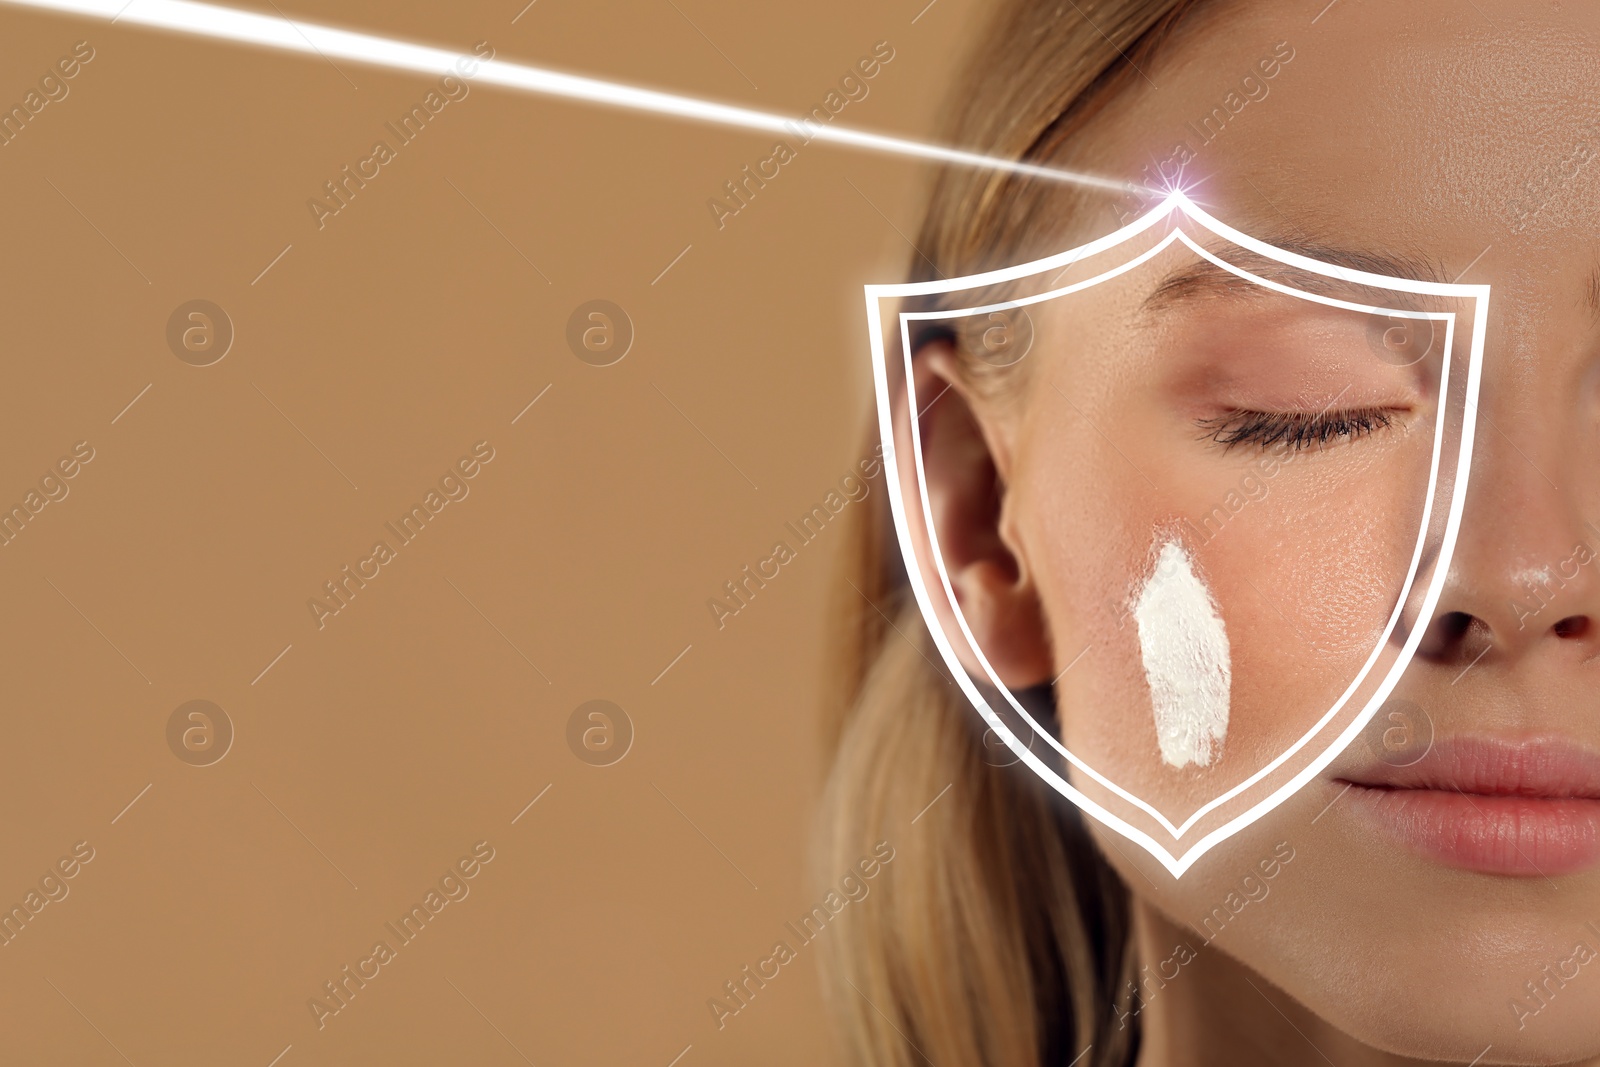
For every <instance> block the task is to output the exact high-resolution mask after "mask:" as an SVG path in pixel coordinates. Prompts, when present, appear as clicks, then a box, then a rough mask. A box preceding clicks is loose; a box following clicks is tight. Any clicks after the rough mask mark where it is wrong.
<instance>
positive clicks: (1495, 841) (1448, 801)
mask: <svg viewBox="0 0 1600 1067" xmlns="http://www.w3.org/2000/svg"><path fill="white" fill-rule="evenodd" d="M1349 793H1350V797H1351V803H1352V807H1353V808H1354V809H1355V810H1356V811H1357V812H1359V813H1360V814H1362V815H1363V816H1365V817H1366V818H1367V819H1369V820H1370V821H1372V822H1373V823H1374V824H1376V825H1377V827H1378V828H1379V829H1380V830H1381V831H1383V832H1385V833H1387V834H1388V835H1389V836H1391V837H1392V838H1394V839H1396V840H1398V841H1399V842H1400V843H1401V844H1403V845H1406V846H1407V847H1409V848H1411V849H1413V850H1415V851H1417V852H1420V853H1421V854H1423V855H1424V856H1428V857H1430V858H1431V859H1434V860H1437V861H1439V862H1440V863H1444V864H1447V865H1449V866H1452V867H1459V868H1462V869H1464V870H1469V871H1477V872H1479V873H1482V874H1504V875H1520V876H1524V877H1539V876H1541V875H1543V876H1551V875H1557V874H1571V873H1572V872H1574V871H1580V870H1584V869H1586V868H1589V867H1592V866H1594V865H1595V864H1596V862H1600V800H1590V799H1586V798H1581V797H1560V798H1554V797H1551V798H1545V797H1516V796H1483V795H1469V794H1466V793H1457V792H1445V791H1443V790H1438V789H1381V788H1369V787H1367V786H1362V785H1354V784H1352V785H1350V787H1349Z"/></svg>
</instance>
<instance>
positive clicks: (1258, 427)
mask: <svg viewBox="0 0 1600 1067" xmlns="http://www.w3.org/2000/svg"><path fill="white" fill-rule="evenodd" d="M1196 423H1197V425H1198V426H1199V427H1200V429H1201V430H1202V431H1203V433H1202V434H1201V440H1209V441H1214V442H1216V443H1217V444H1219V445H1221V446H1222V447H1223V449H1224V450H1227V449H1232V448H1233V447H1235V446H1255V447H1257V448H1261V449H1266V448H1270V447H1272V446H1274V445H1277V446H1279V447H1282V448H1288V449H1295V450H1298V449H1304V448H1310V447H1312V446H1318V447H1322V446H1326V445H1328V444H1330V443H1332V442H1336V441H1353V440H1356V439H1357V438H1360V437H1366V436H1368V435H1370V434H1373V433H1376V432H1377V431H1379V430H1385V429H1388V428H1389V427H1390V426H1391V425H1393V424H1394V412H1393V411H1392V410H1390V409H1385V408H1359V409H1356V410H1352V411H1326V412H1309V411H1253V410H1249V409H1246V408H1236V409H1235V410H1233V411H1230V412H1227V413H1226V414H1223V415H1217V416H1214V417H1212V418H1209V419H1198V420H1196Z"/></svg>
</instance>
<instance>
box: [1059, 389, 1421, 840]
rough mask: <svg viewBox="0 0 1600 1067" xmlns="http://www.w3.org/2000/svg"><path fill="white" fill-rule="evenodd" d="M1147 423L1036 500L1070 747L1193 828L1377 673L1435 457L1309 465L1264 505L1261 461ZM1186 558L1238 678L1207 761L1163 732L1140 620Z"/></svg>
mask: <svg viewBox="0 0 1600 1067" xmlns="http://www.w3.org/2000/svg"><path fill="white" fill-rule="evenodd" d="M1139 422H1140V420H1138V419H1131V420H1130V419H1124V420H1122V422H1121V423H1120V424H1121V425H1122V426H1123V427H1125V428H1128V427H1131V429H1130V431H1129V432H1128V433H1126V435H1121V434H1119V436H1118V440H1117V442H1116V445H1115V447H1111V445H1110V443H1109V441H1108V440H1106V439H1105V438H1104V437H1103V436H1101V435H1100V434H1098V433H1095V432H1094V431H1093V429H1092V428H1090V429H1089V431H1088V432H1087V433H1085V432H1083V431H1082V429H1081V428H1077V429H1075V428H1072V427H1062V428H1061V429H1060V430H1059V431H1058V432H1057V433H1056V434H1055V438H1056V439H1055V440H1053V441H1052V442H1051V444H1050V453H1051V454H1053V455H1057V456H1063V455H1076V456H1081V457H1082V461H1081V462H1073V463H1061V464H1057V465H1055V466H1054V467H1053V468H1052V469H1050V470H1048V471H1044V472H1040V473H1039V474H1038V475H1037V477H1036V480H1035V481H1034V482H1033V483H1031V484H1030V486H1029V489H1030V491H1031V492H1034V493H1035V501H1034V503H1033V504H1032V505H1030V507H1029V509H1028V516H1029V520H1030V521H1031V524H1032V525H1031V529H1030V530H1029V533H1028V537H1029V540H1030V542H1031V543H1033V544H1035V545H1037V546H1039V548H1038V549H1037V550H1036V551H1034V552H1033V553H1032V555H1033V557H1034V563H1035V569H1036V571H1037V576H1038V580H1039V584H1040V589H1041V596H1042V598H1043V600H1044V606H1045V612H1046V616H1047V618H1048V619H1049V622H1050V626H1051V634H1052V639H1053V641H1054V653H1055V657H1056V664H1057V670H1062V669H1066V668H1067V667H1068V665H1069V664H1070V665H1071V667H1070V669H1067V670H1066V673H1065V674H1064V675H1063V676H1062V677H1061V679H1060V680H1059V682H1058V683H1057V702H1058V706H1059V707H1060V709H1061V722H1062V735H1063V737H1062V740H1063V743H1064V744H1065V745H1066V746H1067V747H1068V748H1069V749H1070V750H1071V751H1072V752H1073V753H1074V754H1075V755H1077V756H1080V757H1082V758H1083V759H1084V760H1085V761H1086V762H1087V763H1088V764H1089V765H1090V766H1091V767H1093V768H1095V769H1096V770H1097V771H1099V772H1101V773H1103V774H1104V775H1106V776H1107V777H1109V778H1110V779H1112V780H1113V781H1115V782H1116V783H1118V784H1119V785H1121V786H1123V787H1124V788H1127V789H1129V790H1131V791H1132V792H1134V793H1135V794H1137V795H1139V796H1141V797H1144V798H1146V799H1148V800H1149V801H1150V802H1151V803H1153V804H1155V805H1156V806H1157V807H1159V808H1161V809H1162V810H1163V811H1164V812H1165V813H1166V814H1167V815H1168V816H1169V817H1174V818H1181V817H1184V816H1186V815H1187V814H1188V813H1189V812H1191V811H1193V810H1194V809H1195V808H1196V807H1198V806H1199V805H1201V804H1203V803H1205V802H1206V801H1208V800H1210V799H1211V798H1213V797H1215V796H1216V795H1217V794H1218V793H1220V792H1222V791H1224V790H1225V789H1227V788H1229V787H1231V786H1232V785H1234V784H1237V783H1238V782H1241V781H1243V780H1245V779H1246V778H1248V777H1250V776H1251V775H1252V774H1254V773H1255V772H1256V771H1258V770H1259V769H1260V768H1261V767H1262V766H1264V765H1265V764H1266V763H1267V762H1269V761H1270V760H1272V759H1273V758H1274V757H1276V756H1277V755H1279V754H1280V753H1282V752H1283V751H1284V750H1285V749H1287V748H1288V747H1289V746H1290V745H1292V744H1293V743H1294V742H1295V741H1297V740H1298V739H1299V738H1300V737H1301V736H1302V735H1303V734H1304V733H1305V732H1306V731H1307V730H1308V729H1310V728H1311V726H1312V725H1313V724H1314V723H1315V722H1316V721H1317V720H1318V719H1319V718H1320V717H1321V716H1322V715H1323V714H1324V713H1325V712H1327V710H1328V709H1329V708H1330V707H1331V706H1332V705H1333V703H1334V702H1335V701H1337V700H1338V699H1339V697H1340V696H1341V694H1343V692H1344V691H1345V689H1346V688H1347V687H1348V686H1349V684H1350V683H1351V681H1352V680H1353V679H1354V678H1355V677H1356V675H1357V674H1358V672H1359V671H1360V670H1361V669H1362V667H1363V665H1364V664H1365V663H1366V661H1367V659H1368V657H1369V656H1370V655H1371V653H1372V651H1373V649H1374V647H1375V646H1376V644H1377V642H1378V640H1379V638H1380V637H1381V635H1382V632H1383V630H1384V628H1385V626H1386V625H1387V623H1388V621H1389V618H1390V616H1391V614H1392V612H1393V610H1394V607H1395V604H1396V598H1397V595H1398V592H1399V590H1400V588H1401V586H1402V583H1403V580H1404V578H1405V575H1406V573H1407V571H1408V569H1409V565H1410V562H1411V557H1412V552H1413V550H1414V548H1415V545H1416V539H1417V531H1418V524H1419V523H1420V521H1421V499H1422V487H1423V486H1424V485H1425V484H1426V476H1427V470H1428V464H1427V459H1428V454H1429V442H1428V441H1427V440H1425V438H1426V435H1425V434H1412V435H1409V436H1400V437H1397V438H1395V439H1394V440H1392V441H1384V442H1380V441H1377V440H1371V441H1364V442H1358V443H1355V444H1349V445H1343V446H1338V448H1340V449H1343V450H1342V451H1338V450H1335V449H1330V450H1329V451H1328V452H1327V453H1325V454H1323V455H1320V456H1310V455H1301V456H1296V457H1295V458H1294V459H1292V460H1291V461H1290V462H1288V463H1285V464H1283V465H1282V466H1281V467H1279V468H1278V469H1277V470H1276V471H1275V472H1274V473H1273V474H1272V475H1271V476H1270V477H1268V478H1266V479H1264V480H1263V484H1264V485H1265V492H1261V491H1259V490H1258V491H1257V492H1256V493H1255V494H1254V496H1255V499H1251V496H1250V495H1249V494H1246V493H1245V492H1244V491H1243V490H1241V489H1240V488H1239V487H1240V485H1241V484H1242V479H1243V478H1244V477H1245V475H1246V473H1247V472H1248V471H1250V470H1251V469H1252V463H1253V460H1252V458H1251V457H1250V456H1249V455H1247V454H1236V455H1235V456H1234V457H1233V458H1231V459H1226V460H1224V459H1222V458H1219V456H1218V454H1217V453H1215V452H1212V451H1206V450H1202V449H1197V448H1196V447H1194V446H1193V442H1192V434H1191V435H1189V437H1188V438H1182V437H1174V436H1173V435H1172V434H1170V433H1163V432H1161V431H1160V429H1159V427H1158V426H1157V425H1155V424H1154V423H1152V425H1150V426H1143V427H1141V426H1139ZM1141 441H1143V442H1148V443H1146V444H1141V443H1140V442H1141ZM1180 442H1181V443H1180ZM1141 471H1142V472H1148V473H1149V474H1150V475H1151V477H1150V478H1149V479H1148V480H1146V478H1145V477H1144V475H1143V474H1141ZM1174 541H1176V542H1177V543H1179V544H1181V545H1182V546H1183V548H1184V549H1185V550H1186V553H1185V554H1186V555H1187V557H1188V558H1189V559H1191V560H1192V564H1193V568H1194V572H1195V574H1196V576H1197V577H1198V579H1199V581H1200V582H1201V583H1202V585H1203V586H1204V588H1205V590H1206V591H1207V592H1209V594H1210V597H1211V598H1212V600H1213V603H1214V608H1215V612H1216V615H1217V616H1218V617H1219V619H1220V622H1221V624H1222V630H1223V631H1224V632H1225V635H1226V655H1227V657H1228V667H1229V670H1230V673H1231V676H1230V677H1229V678H1228V681H1227V683H1226V685H1225V686H1224V689H1225V693H1226V698H1225V718H1224V721H1223V723H1222V725H1223V726H1224V727H1225V728H1223V729H1218V730H1213V734H1214V740H1215V742H1216V744H1215V746H1214V750H1213V751H1211V752H1210V753H1209V754H1208V756H1207V758H1204V759H1202V758H1199V757H1198V755H1195V756H1194V758H1193V759H1192V762H1190V761H1187V760H1185V759H1184V758H1182V755H1181V752H1182V751H1184V749H1182V747H1181V746H1180V747H1178V748H1176V749H1175V748H1174V745H1173V743H1172V741H1171V738H1172V733H1171V728H1170V727H1171V719H1170V717H1169V718H1167V719H1163V717H1162V711H1161V708H1162V692H1161V685H1160V680H1159V678H1158V674H1157V673H1152V672H1151V671H1150V670H1148V669H1147V665H1148V663H1149V660H1150V657H1149V648H1148V645H1149V643H1150V642H1149V639H1148V638H1149V634H1148V632H1147V634H1146V638H1147V639H1146V641H1145V642H1144V644H1143V645H1142V644H1141V638H1140V634H1141V625H1140V617H1139V612H1138V611H1137V610H1136V608H1137V606H1138V603H1139V598H1140V596H1141V592H1142V590H1143V589H1144V587H1145V583H1146V581H1147V580H1148V579H1149V578H1150V575H1151V574H1152V572H1153V570H1154V569H1155V565H1156V562H1157V560H1158V558H1159V556H1160V554H1161V552H1162V549H1163V547H1164V546H1166V545H1169V544H1171V543H1172V542H1174ZM1203 595H1204V594H1202V596H1203ZM1146 603H1148V599H1147V600H1146ZM1168 614H1170V613H1168ZM1157 632H1158V633H1159V632H1160V631H1159V630H1158V631H1157ZM1167 632H1169V633H1170V632H1172V631H1171V630H1170V629H1169V630H1168V631H1167ZM1178 632H1179V633H1180V634H1181V629H1180V631H1178ZM1195 676H1196V679H1197V680H1198V681H1200V682H1202V683H1203V678H1201V672H1195ZM1200 687H1201V688H1203V684H1202V685H1201V686H1200ZM1202 750H1203V746H1202ZM1188 751H1190V752H1191V753H1193V752H1195V751H1196V750H1195V749H1194V747H1193V746H1192V745H1191V746H1190V748H1189V749H1188ZM1175 753H1177V754H1178V755H1177V756H1176V758H1175ZM1072 777H1073V781H1074V784H1075V785H1079V786H1080V788H1084V789H1085V791H1086V792H1089V793H1091V795H1092V794H1093V793H1094V791H1095V789H1096V787H1095V786H1094V785H1093V784H1092V783H1088V782H1085V781H1083V777H1084V776H1083V775H1082V774H1081V773H1077V772H1075V773H1074V774H1073V776H1072Z"/></svg>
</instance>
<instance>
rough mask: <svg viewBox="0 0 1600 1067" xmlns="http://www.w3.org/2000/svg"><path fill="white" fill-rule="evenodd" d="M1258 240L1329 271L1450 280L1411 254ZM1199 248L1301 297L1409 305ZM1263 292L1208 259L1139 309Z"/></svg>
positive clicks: (1247, 255) (1394, 296) (1255, 259)
mask: <svg viewBox="0 0 1600 1067" xmlns="http://www.w3.org/2000/svg"><path fill="white" fill-rule="evenodd" d="M1262 240H1264V241H1266V243H1268V244H1270V245H1272V246H1273V247H1275V248H1279V249H1282V250H1283V251H1286V252H1297V253H1299V254H1300V255H1303V256H1306V257H1307V258H1309V259H1314V260H1316V261H1318V262H1319V263H1325V264H1328V265H1330V266H1334V267H1346V268H1348V269H1350V270H1355V271H1363V272H1365V273H1368V274H1381V275H1386V276H1390V277H1396V278H1409V279H1412V280H1415V281H1426V282H1445V283H1448V282H1449V281H1450V280H1451V279H1450V278H1449V277H1448V276H1447V275H1446V273H1445V270H1444V267H1443V265H1442V264H1440V263H1439V262H1437V261H1436V260H1432V259H1429V258H1427V257H1425V256H1421V255H1416V254H1412V253H1403V252H1391V251H1379V250H1373V249H1354V248H1340V247H1337V246H1334V245H1329V244H1324V243H1322V242H1318V241H1312V240H1307V239H1305V238H1303V237H1300V238H1293V237H1284V236H1282V235H1279V236H1276V237H1264V238H1262ZM1203 247H1206V249H1207V251H1209V252H1211V253H1213V254H1214V255H1216V256H1217V257H1218V258H1219V259H1222V260H1224V261H1226V262H1228V263H1230V264H1232V265H1233V266H1235V267H1238V268H1239V269H1240V270H1243V271H1246V272H1248V273H1250V274H1253V275H1255V276H1256V277H1258V278H1264V279H1266V280H1268V281H1275V282H1281V283H1283V284H1286V285H1289V286H1291V287H1293V288H1296V289H1299V290H1302V291H1304V292H1310V293H1316V294H1318V295H1322V296H1333V295H1338V294H1346V295H1348V294H1351V293H1352V292H1356V291H1360V292H1364V293H1367V294H1371V293H1372V292H1374V291H1382V292H1383V293H1384V294H1385V296H1386V299H1387V302H1389V303H1397V302H1403V303H1405V304H1409V303H1412V302H1414V299H1415V298H1414V297H1412V296H1411V294H1408V293H1401V292H1397V291H1395V290H1390V289H1383V288H1382V287H1380V286H1372V285H1363V284H1361V283H1359V282H1357V281H1354V280H1349V281H1344V280H1340V279H1338V278H1330V277H1327V276H1326V275H1321V274H1316V273H1314V272H1312V271H1308V270H1302V269H1300V268H1299V267H1291V266H1289V265H1288V264H1286V263H1281V262H1279V261H1278V260H1276V259H1273V258H1271V257H1270V256H1264V255H1261V254H1260V253H1257V252H1252V251H1250V250H1249V249H1247V248H1239V247H1238V246H1236V245H1232V244H1228V245H1226V246H1225V248H1217V247H1214V246H1211V245H1203ZM1267 292H1268V290H1264V289H1263V288H1262V287H1261V286H1259V285H1257V284H1256V283H1255V282H1253V281H1250V280H1249V279H1247V278H1241V277H1239V276H1238V275H1237V274H1234V273H1233V272H1232V271H1229V270H1227V269H1225V268H1223V267H1219V266H1217V265H1216V264H1215V263H1212V262H1211V261H1210V260H1207V259H1200V260H1197V261H1196V262H1194V263H1188V264H1185V265H1183V266H1181V267H1177V268H1174V269H1173V270H1172V272H1171V273H1169V274H1168V275H1167V276H1166V277H1164V278H1163V279H1162V280H1161V282H1160V283H1159V284H1158V285H1157V286H1156V288H1155V290H1154V291H1153V292H1151V293H1150V295H1149V296H1147V297H1145V299H1144V302H1143V304H1142V305H1141V308H1140V310H1141V311H1143V312H1144V313H1146V314H1154V313H1156V312H1160V311H1165V310H1168V309H1170V308H1172V307H1175V306H1178V305H1181V304H1185V303H1188V302H1190V301H1194V300H1200V299H1206V298H1214V297H1226V296H1264V295H1266V293H1267Z"/></svg>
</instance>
